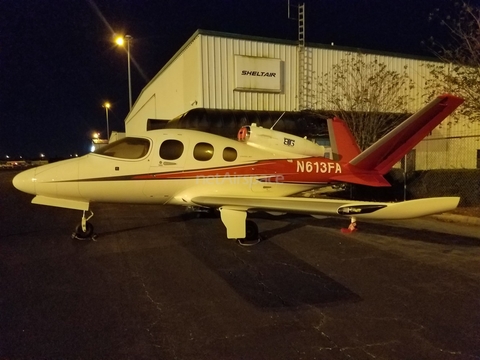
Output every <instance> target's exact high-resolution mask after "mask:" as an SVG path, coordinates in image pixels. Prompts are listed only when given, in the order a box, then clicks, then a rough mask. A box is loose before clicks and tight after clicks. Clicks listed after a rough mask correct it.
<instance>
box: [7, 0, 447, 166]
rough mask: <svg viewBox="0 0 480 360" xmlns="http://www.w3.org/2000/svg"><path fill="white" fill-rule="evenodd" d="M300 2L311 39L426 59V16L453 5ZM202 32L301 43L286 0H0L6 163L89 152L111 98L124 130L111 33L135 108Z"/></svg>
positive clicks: (433, 26)
mask: <svg viewBox="0 0 480 360" xmlns="http://www.w3.org/2000/svg"><path fill="white" fill-rule="evenodd" d="M304 2H305V4H306V40H307V42H313V43H325V44H330V43H331V42H334V43H335V45H340V46H349V47H361V48H365V49H373V50H380V51H389V52H399V53H406V54H414V55H429V53H428V50H427V49H426V48H425V47H424V46H423V45H422V42H423V41H426V40H427V39H428V38H429V37H430V36H436V37H440V38H441V37H443V36H445V31H444V30H443V28H442V27H441V26H439V25H438V24H437V23H432V22H429V21H428V18H429V13H430V12H432V11H433V10H434V9H435V8H440V9H441V11H443V12H444V13H447V14H448V12H449V11H451V4H452V2H453V0H305V1H304ZM291 3H292V4H297V3H298V2H297V1H296V0H291ZM292 10H294V11H296V10H295V9H292ZM199 28H201V29H206V30H216V31H224V32H232V33H238V34H245V35H255V36H263V37H271V38H279V39H289V40H296V39H297V23H296V21H294V20H288V19H287V0H115V1H114V0H0V160H2V159H5V156H6V155H9V156H10V157H11V158H12V157H18V156H20V155H22V156H23V157H35V156H38V154H39V153H41V152H42V153H45V154H46V155H47V156H49V157H55V156H59V157H65V156H69V154H75V153H78V154H79V155H81V154H84V153H86V152H87V151H88V149H89V146H88V144H89V140H88V139H89V137H90V135H91V133H92V132H93V131H94V130H96V131H103V133H104V134H105V127H106V121H105V110H104V109H103V108H102V104H103V103H104V102H105V101H106V100H109V101H110V102H111V103H112V109H111V111H110V117H109V119H110V129H111V130H117V131H124V125H123V120H124V118H125V116H126V114H127V112H128V83H127V57H126V53H125V51H122V49H120V48H118V47H116V46H115V45H114V44H113V33H112V31H113V32H118V33H122V32H123V33H128V34H130V35H132V36H133V38H134V40H133V41H134V42H133V44H132V48H131V53H132V56H133V58H134V59H135V61H136V63H137V64H138V66H139V67H140V69H141V72H140V71H139V70H138V69H137V68H135V67H134V66H133V65H132V72H131V74H132V82H133V86H132V89H133V90H132V92H133V101H135V99H136V97H137V96H138V94H139V93H140V91H141V89H142V88H143V87H144V86H145V84H146V83H147V82H148V80H150V79H151V78H152V77H153V76H154V75H155V74H156V73H157V72H158V71H159V70H160V69H161V68H162V66H163V65H164V64H165V63H166V62H167V61H168V60H169V59H170V58H171V57H172V56H173V55H174V54H175V52H176V51H177V50H178V49H179V48H180V47H181V46H182V45H183V44H184V43H185V41H187V40H188V38H189V37H190V36H191V35H192V34H193V33H194V32H195V30H197V29H199ZM142 73H143V75H142Z"/></svg>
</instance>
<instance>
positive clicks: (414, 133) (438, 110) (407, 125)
mask: <svg viewBox="0 0 480 360" xmlns="http://www.w3.org/2000/svg"><path fill="white" fill-rule="evenodd" d="M461 103H463V99H461V98H458V97H455V96H453V95H442V96H439V97H437V98H436V99H435V100H433V101H431V102H430V103H428V104H427V105H426V106H425V107H424V108H423V109H421V110H420V111H418V112H417V113H415V114H413V115H412V116H410V117H409V118H408V119H407V120H405V121H404V122H403V123H401V124H400V125H398V126H397V127H396V128H395V129H393V130H392V131H390V132H389V133H388V134H387V135H385V136H384V137H382V138H381V139H380V140H378V141H377V142H376V143H374V144H373V145H372V146H370V147H369V148H368V149H366V150H365V151H363V152H362V153H361V154H360V155H358V156H355V158H353V159H352V160H351V161H350V164H351V165H353V166H355V167H356V168H357V169H361V170H367V171H375V172H377V173H379V174H382V175H383V174H386V173H387V172H388V171H389V170H390V169H391V168H392V167H393V165H395V163H397V162H398V161H399V160H401V159H402V158H403V156H405V154H407V153H408V152H409V151H410V150H412V149H413V148H414V147H415V146H416V145H417V144H418V143H419V142H420V141H421V140H422V139H423V138H424V137H425V136H427V135H428V134H429V133H430V132H431V131H432V130H433V129H434V128H435V127H436V126H437V125H438V124H440V123H441V122H442V121H443V119H445V118H446V117H447V116H448V115H450V114H451V113H452V112H453V111H454V110H455V109H456V108H457V107H458V106H459V105H460V104H461Z"/></svg>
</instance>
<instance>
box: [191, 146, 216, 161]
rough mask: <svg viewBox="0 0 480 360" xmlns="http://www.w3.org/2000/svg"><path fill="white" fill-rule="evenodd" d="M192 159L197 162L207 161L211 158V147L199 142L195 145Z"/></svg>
mask: <svg viewBox="0 0 480 360" xmlns="http://www.w3.org/2000/svg"><path fill="white" fill-rule="evenodd" d="M193 157H194V158H195V159H196V160H198V161H208V160H210V159H211V158H212V157H213V146H212V145H211V144H209V143H205V142H201V143H198V144H197V145H195V148H194V149H193Z"/></svg>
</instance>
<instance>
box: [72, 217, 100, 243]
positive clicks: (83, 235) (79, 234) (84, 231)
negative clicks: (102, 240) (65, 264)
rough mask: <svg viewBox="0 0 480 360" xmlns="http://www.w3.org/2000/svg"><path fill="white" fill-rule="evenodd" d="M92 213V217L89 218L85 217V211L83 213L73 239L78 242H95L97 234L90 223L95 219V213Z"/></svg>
mask: <svg viewBox="0 0 480 360" xmlns="http://www.w3.org/2000/svg"><path fill="white" fill-rule="evenodd" d="M89 211H90V215H89V216H88V217H86V216H85V213H86V212H85V210H84V211H83V216H82V221H81V223H80V224H79V225H77V227H76V228H75V231H74V232H73V233H72V239H77V240H93V241H95V238H96V237H97V234H94V233H93V225H92V224H91V223H90V222H88V220H90V219H91V218H92V217H93V211H91V210H89Z"/></svg>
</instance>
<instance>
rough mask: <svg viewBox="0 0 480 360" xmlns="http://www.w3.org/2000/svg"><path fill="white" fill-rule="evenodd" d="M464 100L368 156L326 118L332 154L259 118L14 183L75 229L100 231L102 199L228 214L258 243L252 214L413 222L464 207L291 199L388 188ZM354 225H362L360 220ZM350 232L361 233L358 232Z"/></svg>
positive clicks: (452, 202) (155, 136) (438, 102)
mask: <svg viewBox="0 0 480 360" xmlns="http://www.w3.org/2000/svg"><path fill="white" fill-rule="evenodd" d="M462 102H463V99H460V98H457V97H455V96H452V95H442V96H439V97H437V98H436V99H435V100H433V101H432V102H430V103H429V104H427V105H426V106H425V107H424V108H423V109H421V110H420V111H419V112H417V113H415V114H414V115H412V116H411V117H409V118H408V119H407V120H405V121H404V122H403V123H401V124H400V125H399V126H397V127H396V128H395V129H394V130H392V131H391V132H390V133H388V134H387V135H385V136H384V137H383V138H381V139H380V140H378V141H377V142H376V143H375V144H373V145H372V146H370V147H369V148H368V149H366V150H365V151H363V152H360V151H359V148H358V146H357V144H356V142H355V140H354V137H353V136H352V134H351V133H350V131H349V130H348V127H347V126H346V124H345V123H344V122H343V121H342V120H340V119H337V118H334V119H330V120H328V123H327V124H328V130H329V133H330V138H331V146H332V152H333V154H334V156H333V160H332V159H330V158H327V157H324V150H325V149H324V147H323V146H319V145H317V144H315V143H313V142H311V141H309V140H307V139H304V138H301V137H296V136H293V135H290V134H286V133H282V132H279V131H275V130H272V129H265V128H261V127H257V126H255V125H254V124H252V125H250V126H244V127H242V128H241V129H240V130H239V132H238V140H234V139H228V138H225V137H221V136H218V135H213V134H210V133H205V132H201V131H195V130H186V129H159V130H153V131H148V132H147V133H146V134H145V135H144V136H135V137H126V138H123V139H121V140H119V141H116V142H113V143H111V144H109V145H107V146H105V147H103V148H101V149H99V150H97V151H95V152H93V153H90V154H88V155H85V156H83V157H80V158H76V159H70V160H65V161H60V162H57V163H53V164H48V165H44V166H40V167H37V168H33V169H30V170H26V171H23V172H21V173H20V174H18V175H17V176H15V178H14V179H13V184H14V186H15V187H16V188H17V189H19V190H21V191H24V192H26V193H29V194H33V195H35V197H34V198H33V200H32V203H34V204H42V205H49V206H57V207H62V208H68V209H77V210H82V211H83V216H82V219H81V223H80V225H78V226H77V228H76V230H75V233H74V234H73V235H72V236H74V237H76V238H79V239H88V238H91V237H92V236H94V233H93V226H92V224H91V223H90V222H89V221H88V220H90V218H91V217H92V216H93V212H92V211H91V210H90V204H91V203H94V202H116V203H143V204H152V203H153V204H172V205H182V206H194V207H204V208H216V209H218V210H219V211H220V216H221V220H222V222H223V224H224V225H225V227H226V231H227V238H229V239H247V240H246V241H252V242H253V241H256V239H258V228H257V226H256V224H255V223H254V222H253V221H250V220H247V219H246V218H247V212H251V211H267V212H272V213H300V214H310V215H314V216H318V215H324V216H325V215H326V216H343V217H347V218H350V219H351V224H352V225H355V221H356V219H357V218H359V219H361V218H363V219H407V218H414V217H420V216H425V215H431V214H435V213H440V212H445V211H449V210H452V209H454V208H456V207H457V205H458V203H459V200H460V199H459V198H458V197H440V198H427V199H418V200H410V201H405V202H398V203H384V202H365V201H355V200H344V199H332V198H328V199H324V198H314V199H313V198H304V197H292V196H291V195H294V194H297V193H300V192H303V191H307V190H310V189H314V188H318V187H321V186H325V185H332V184H335V183H353V184H363V185H369V186H376V187H380V186H390V184H389V183H388V182H387V181H386V180H385V178H384V177H383V175H385V174H386V173H387V172H388V171H389V170H390V169H391V168H392V166H393V165H394V164H395V163H397V162H398V161H399V160H400V159H402V157H403V156H404V155H405V154H407V153H408V152H409V151H410V150H411V149H412V148H413V147H414V146H415V145H416V144H418V143H419V142H420V141H421V140H422V139H423V138H424V137H425V136H426V135H428V134H429V133H430V132H431V131H432V130H433V129H434V128H435V127H436V126H437V125H438V124H439V123H440V122H441V121H442V120H443V119H445V118H446V117H447V116H448V115H449V114H450V113H452V112H453V111H454V110H455V109H456V108H457V107H458V106H459V105H460V104H461V103H462ZM353 227H354V226H353ZM350 229H351V230H354V229H352V228H350Z"/></svg>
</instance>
